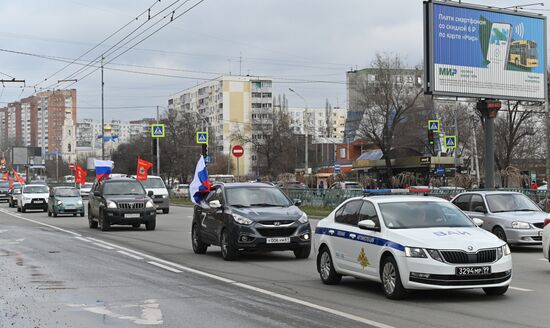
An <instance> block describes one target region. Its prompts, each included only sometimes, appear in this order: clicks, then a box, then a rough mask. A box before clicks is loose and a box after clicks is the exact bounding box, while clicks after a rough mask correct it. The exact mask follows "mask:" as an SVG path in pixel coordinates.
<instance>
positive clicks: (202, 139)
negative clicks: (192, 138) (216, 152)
mask: <svg viewBox="0 0 550 328" xmlns="http://www.w3.org/2000/svg"><path fill="white" fill-rule="evenodd" d="M197 143H198V144H203V145H206V144H208V132H197Z"/></svg>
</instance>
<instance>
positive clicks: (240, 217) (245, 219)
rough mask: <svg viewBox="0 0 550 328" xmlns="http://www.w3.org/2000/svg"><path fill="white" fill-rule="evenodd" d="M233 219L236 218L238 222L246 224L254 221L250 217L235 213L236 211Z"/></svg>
mask: <svg viewBox="0 0 550 328" xmlns="http://www.w3.org/2000/svg"><path fill="white" fill-rule="evenodd" d="M233 220H235V222H237V223H238V224H244V225H249V224H252V223H253V222H254V221H252V220H250V219H249V218H245V217H244V216H242V215H239V214H235V213H233Z"/></svg>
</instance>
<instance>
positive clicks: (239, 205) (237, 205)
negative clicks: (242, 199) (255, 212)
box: [231, 204, 250, 208]
mask: <svg viewBox="0 0 550 328" xmlns="http://www.w3.org/2000/svg"><path fill="white" fill-rule="evenodd" d="M231 206H233V207H241V208H244V207H250V206H248V205H243V204H231Z"/></svg>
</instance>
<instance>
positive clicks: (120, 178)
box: [101, 177, 137, 183]
mask: <svg viewBox="0 0 550 328" xmlns="http://www.w3.org/2000/svg"><path fill="white" fill-rule="evenodd" d="M121 181H132V182H133V181H137V180H136V179H132V178H127V177H112V178H107V179H105V180H103V181H101V182H102V183H108V182H121Z"/></svg>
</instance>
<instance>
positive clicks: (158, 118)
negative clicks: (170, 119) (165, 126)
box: [156, 106, 160, 177]
mask: <svg viewBox="0 0 550 328" xmlns="http://www.w3.org/2000/svg"><path fill="white" fill-rule="evenodd" d="M158 123H160V114H159V106H157V124H158ZM156 139H157V140H156V142H157V176H159V177H160V142H159V141H160V138H156Z"/></svg>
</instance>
